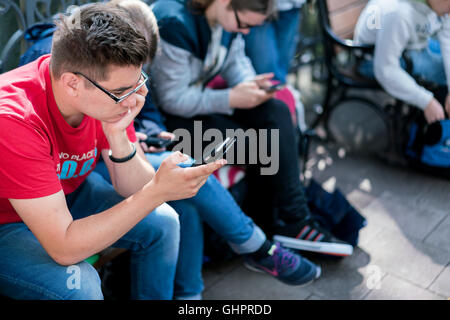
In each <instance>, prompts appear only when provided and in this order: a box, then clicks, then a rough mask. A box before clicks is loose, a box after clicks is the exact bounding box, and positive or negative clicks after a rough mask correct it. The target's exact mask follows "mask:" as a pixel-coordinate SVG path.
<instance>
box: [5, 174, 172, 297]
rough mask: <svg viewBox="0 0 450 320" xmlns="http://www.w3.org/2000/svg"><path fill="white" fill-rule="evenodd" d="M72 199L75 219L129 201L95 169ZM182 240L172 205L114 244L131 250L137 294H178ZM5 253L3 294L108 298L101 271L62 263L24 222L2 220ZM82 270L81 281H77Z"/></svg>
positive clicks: (70, 205)
mask: <svg viewBox="0 0 450 320" xmlns="http://www.w3.org/2000/svg"><path fill="white" fill-rule="evenodd" d="M66 199H67V205H68V208H69V210H70V212H71V214H72V216H73V218H74V220H75V219H80V218H83V217H86V216H89V215H91V214H94V213H98V212H101V211H103V210H106V209H108V208H110V207H112V206H114V205H115V204H117V203H119V202H120V201H122V200H123V198H122V197H121V196H119V195H118V194H117V193H116V192H115V191H114V189H113V188H112V186H111V185H110V184H109V183H107V182H106V181H105V180H104V179H103V178H102V177H101V176H100V175H99V174H98V173H95V172H93V173H91V174H90V175H89V176H88V177H87V179H86V181H85V182H84V183H83V184H82V185H81V186H80V187H79V188H78V189H77V190H76V191H75V192H74V193H72V194H70V195H67V197H66ZM178 245H179V221H178V217H177V214H176V212H175V211H174V210H173V209H172V208H170V207H169V206H168V205H167V204H163V205H161V206H160V207H158V208H156V209H155V210H154V211H153V212H151V213H150V214H149V215H147V216H146V217H145V218H144V219H143V220H141V222H139V223H138V224H137V225H136V226H135V227H134V228H133V229H131V230H130V231H129V232H128V233H126V234H125V235H124V236H123V237H122V238H121V239H119V240H118V241H117V242H116V243H115V244H114V245H113V246H114V247H118V248H125V249H129V250H130V252H131V294H132V298H133V299H172V296H173V279H174V277H175V270H176V263H177V259H178ZM0 252H1V258H0V293H1V294H3V295H6V296H9V297H12V298H14V299H76V300H78V299H82V300H85V299H103V295H102V292H101V286H100V279H99V276H98V273H97V271H96V270H95V269H94V268H93V267H92V266H91V265H90V264H88V263H87V262H84V261H82V262H80V263H77V264H76V265H74V266H62V265H59V264H57V263H56V262H54V261H53V260H52V258H51V257H50V256H49V255H48V254H47V252H46V251H45V250H44V249H43V248H42V246H41V245H40V243H39V242H38V240H37V239H36V237H35V236H34V235H33V233H32V232H31V231H30V230H29V229H28V227H27V226H26V225H25V224H24V223H12V224H6V225H0ZM74 270H75V271H74ZM76 275H79V279H78V280H79V282H78V283H79V285H74V284H77V281H78V280H76V279H75V278H74V276H76ZM72 281H73V282H72ZM71 283H72V285H71Z"/></svg>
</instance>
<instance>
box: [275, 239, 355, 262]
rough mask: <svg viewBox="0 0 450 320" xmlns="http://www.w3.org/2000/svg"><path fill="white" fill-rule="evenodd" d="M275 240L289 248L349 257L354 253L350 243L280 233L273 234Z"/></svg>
mask: <svg viewBox="0 0 450 320" xmlns="http://www.w3.org/2000/svg"><path fill="white" fill-rule="evenodd" d="M273 240H274V241H278V242H280V243H281V244H282V245H283V246H284V247H287V248H292V249H297V250H304V251H311V252H317V253H322V254H327V255H332V256H341V257H347V256H350V255H351V254H352V253H353V247H352V246H351V245H349V244H344V243H332V242H312V241H307V240H299V239H295V238H290V237H285V236H281V235H278V234H277V235H274V236H273Z"/></svg>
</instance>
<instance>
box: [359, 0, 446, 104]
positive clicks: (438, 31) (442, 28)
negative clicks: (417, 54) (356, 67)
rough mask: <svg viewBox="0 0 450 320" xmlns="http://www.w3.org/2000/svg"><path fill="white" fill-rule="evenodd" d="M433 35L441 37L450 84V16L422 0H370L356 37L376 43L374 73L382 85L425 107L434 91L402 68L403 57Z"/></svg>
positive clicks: (422, 46)
mask: <svg viewBox="0 0 450 320" xmlns="http://www.w3.org/2000/svg"><path fill="white" fill-rule="evenodd" d="M431 36H433V37H437V38H438V39H439V42H440V45H441V52H442V57H443V60H444V66H445V74H446V77H447V84H448V85H450V81H448V79H450V78H449V77H450V18H449V17H448V16H447V15H446V16H444V17H439V16H438V15H437V14H436V13H435V12H434V11H433V10H432V9H431V8H430V7H429V6H428V5H426V4H424V3H422V2H420V1H414V0H371V1H369V3H368V4H367V6H366V7H365V9H364V10H363V12H362V13H361V16H360V17H359V19H358V23H357V25H356V29H355V37H354V38H355V42H356V43H359V44H362V43H364V44H375V52H374V73H375V77H376V78H377V80H378V82H379V83H380V84H381V86H382V87H383V88H384V89H385V90H386V91H387V92H388V93H389V94H391V95H392V96H394V97H396V98H398V99H401V100H403V101H405V102H407V103H409V104H411V105H414V106H417V107H419V108H421V109H425V107H426V106H427V105H428V103H429V102H430V101H431V99H432V97H433V94H432V93H431V92H430V91H428V90H426V89H425V88H423V87H421V86H419V85H418V84H417V83H416V82H415V80H414V79H413V78H412V77H411V76H410V75H409V74H408V73H407V72H406V71H405V70H403V69H402V68H401V66H400V58H401V56H402V53H403V51H404V50H405V49H413V50H420V49H423V48H426V47H427V45H428V38H429V37H431ZM449 88H450V86H449Z"/></svg>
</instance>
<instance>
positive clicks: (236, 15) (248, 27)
mask: <svg viewBox="0 0 450 320" xmlns="http://www.w3.org/2000/svg"><path fill="white" fill-rule="evenodd" d="M233 11H234V16H235V17H236V22H237V27H238V29H250V28H253V27H256V26H254V25H251V24H247V23H246V24H242V22H241V19H239V16H238V12H237V10H236V8H233Z"/></svg>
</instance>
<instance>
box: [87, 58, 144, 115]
mask: <svg viewBox="0 0 450 320" xmlns="http://www.w3.org/2000/svg"><path fill="white" fill-rule="evenodd" d="M108 73H109V77H108V78H107V80H103V81H96V84H97V85H98V86H100V87H102V88H103V89H104V90H106V91H108V92H109V93H112V94H113V95H115V96H116V97H122V96H124V95H126V94H127V93H130V92H131V91H133V90H135V89H136V88H137V87H138V86H139V85H140V84H142V81H143V75H142V73H141V68H140V67H135V66H127V67H118V66H112V67H110V68H109V72H108ZM80 77H84V76H81V75H80ZM84 80H85V82H90V81H89V80H87V79H84ZM146 94H147V87H146V85H145V84H144V85H143V86H142V87H141V88H139V90H137V91H136V92H134V93H132V94H130V95H129V96H127V97H126V98H125V99H123V100H122V101H121V102H119V103H116V101H114V99H112V98H111V97H110V96H109V95H108V94H107V93H105V92H104V91H102V90H101V89H99V88H98V87H96V86H94V85H92V84H90V85H87V84H86V85H85V88H84V90H83V98H82V102H81V103H80V105H79V108H80V110H79V111H81V112H82V113H83V114H86V115H88V116H90V117H92V118H95V119H98V120H100V121H104V122H108V123H114V122H118V121H120V120H122V119H123V118H124V117H126V116H127V115H128V114H129V113H130V112H133V111H135V109H136V108H141V107H142V105H143V100H145V95H146ZM133 113H134V112H133Z"/></svg>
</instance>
